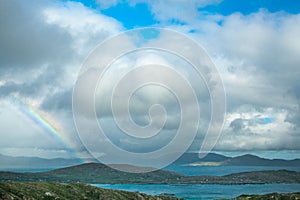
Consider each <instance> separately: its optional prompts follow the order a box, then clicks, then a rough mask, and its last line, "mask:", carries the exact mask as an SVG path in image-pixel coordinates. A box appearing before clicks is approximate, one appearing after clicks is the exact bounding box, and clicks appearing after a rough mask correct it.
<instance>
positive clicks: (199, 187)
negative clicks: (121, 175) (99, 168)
mask: <svg viewBox="0 0 300 200" xmlns="http://www.w3.org/2000/svg"><path fill="white" fill-rule="evenodd" d="M93 185H94V186H97V187H102V188H109V189H117V190H126V191H132V192H141V193H146V194H151V195H160V194H162V193H168V194H174V195H175V196H176V197H180V198H185V199H193V200H195V199H197V200H201V199H219V198H233V197H236V196H239V195H241V194H266V193H272V192H280V193H289V192H299V191H300V184H262V185H249V184H245V185H217V184H194V185H162V184H114V185H113V184H93Z"/></svg>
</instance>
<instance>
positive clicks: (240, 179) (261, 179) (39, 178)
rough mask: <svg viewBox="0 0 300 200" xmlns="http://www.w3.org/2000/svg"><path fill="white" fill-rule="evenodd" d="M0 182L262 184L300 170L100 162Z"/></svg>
mask: <svg viewBox="0 0 300 200" xmlns="http://www.w3.org/2000/svg"><path fill="white" fill-rule="evenodd" d="M129 167H130V166H129ZM132 167H134V168H136V167H135V166H132ZM0 181H20V182H28V181H30V182H63V183H70V182H82V183H89V184H90V183H109V184H116V183H119V184H121V183H127V184H130V183H131V184H136V183H144V184H147V183H148V184H261V183H300V172H294V171H288V170H270V171H254V172H243V173H235V174H230V175H225V176H186V175H182V174H178V173H174V172H169V171H165V170H157V171H153V172H149V173H126V172H121V171H118V170H115V169H112V168H109V167H107V166H106V165H103V164H100V163H89V164H82V165H77V166H73V167H67V168H62V169H57V170H51V171H48V172H36V173H16V172H0Z"/></svg>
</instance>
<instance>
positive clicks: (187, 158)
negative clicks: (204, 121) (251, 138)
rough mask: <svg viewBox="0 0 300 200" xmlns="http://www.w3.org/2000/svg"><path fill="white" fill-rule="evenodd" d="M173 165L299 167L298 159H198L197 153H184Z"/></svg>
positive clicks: (209, 155) (210, 157)
mask: <svg viewBox="0 0 300 200" xmlns="http://www.w3.org/2000/svg"><path fill="white" fill-rule="evenodd" d="M174 164H180V165H190V166H203V165H207V166H209V165H218V166H220V165H227V166H288V167H300V159H294V160H283V159H266V158H261V157H258V156H254V155H251V154H245V155H242V156H237V157H227V156H223V155H219V154H215V153H209V154H207V155H206V156H205V157H204V158H202V159H199V157H198V154H197V153H185V154H183V155H182V156H181V157H180V158H179V159H178V160H177V161H176V162H175V163H174Z"/></svg>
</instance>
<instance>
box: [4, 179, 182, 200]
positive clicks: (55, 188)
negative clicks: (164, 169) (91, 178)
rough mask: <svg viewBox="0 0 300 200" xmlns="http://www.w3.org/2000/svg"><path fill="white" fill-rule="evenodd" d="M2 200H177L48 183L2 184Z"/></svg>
mask: <svg viewBox="0 0 300 200" xmlns="http://www.w3.org/2000/svg"><path fill="white" fill-rule="evenodd" d="M0 199H3V200H6V199H7V200H8V199H16V200H21V199H30V200H41V199H45V200H52V199H53V200H54V199H59V200H67V199H73V200H77V199H80V200H83V199H86V200H89V199H91V200H92V199H97V200H117V199H130V200H176V199H178V198H174V197H167V196H151V195H146V194H143V193H137V192H126V191H120V190H110V189H102V188H98V187H93V186H89V185H84V184H80V183H70V184H62V183H53V182H52V183H46V182H35V183H33V182H2V183H0Z"/></svg>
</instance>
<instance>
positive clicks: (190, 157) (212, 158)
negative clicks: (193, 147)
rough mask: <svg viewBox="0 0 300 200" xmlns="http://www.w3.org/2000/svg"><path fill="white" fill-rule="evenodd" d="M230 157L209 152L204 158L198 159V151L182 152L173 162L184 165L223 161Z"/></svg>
mask: <svg viewBox="0 0 300 200" xmlns="http://www.w3.org/2000/svg"><path fill="white" fill-rule="evenodd" d="M230 158H231V157H227V156H223V155H220V154H216V153H209V154H207V155H206V156H205V157H204V158H202V159H200V158H199V154H198V153H184V154H182V156H180V157H179V158H178V159H177V160H176V161H175V162H174V164H180V165H184V164H190V163H195V162H224V161H226V160H228V159H230Z"/></svg>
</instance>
